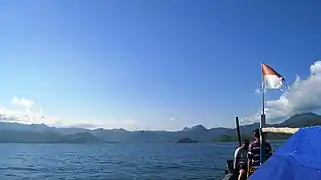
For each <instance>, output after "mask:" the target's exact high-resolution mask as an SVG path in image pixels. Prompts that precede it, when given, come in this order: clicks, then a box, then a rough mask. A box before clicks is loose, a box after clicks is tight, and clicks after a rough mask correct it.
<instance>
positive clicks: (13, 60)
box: [0, 0, 321, 130]
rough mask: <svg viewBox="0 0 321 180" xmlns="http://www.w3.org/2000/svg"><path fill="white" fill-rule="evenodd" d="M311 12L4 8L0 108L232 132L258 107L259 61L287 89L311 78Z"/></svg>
mask: <svg viewBox="0 0 321 180" xmlns="http://www.w3.org/2000/svg"><path fill="white" fill-rule="evenodd" d="M320 6H321V3H320V1H316V0H315V1H306V2H303V1H283V2H280V1H211V0H204V1H195V0H194V1H191V0H186V1H185V0H184V1H183V0H177V1H169V0H165V1H164V0H162V1H161V0H153V1H148V0H144V1H138V0H137V1H129V0H127V1H125V0H117V1H116V0H111V1H104V0H96V1H88V0H87V1H86V0H83V1H76V0H70V1H63V0H55V1H49V0H48V1H41V0H32V1H3V2H1V6H0V22H1V28H0V36H1V41H0V61H1V71H0V80H1V81H2V88H1V90H2V91H1V93H0V105H1V106H2V107H3V108H4V109H12V108H15V107H13V106H14V105H17V103H16V104H12V98H14V97H17V98H25V100H29V101H32V102H34V103H35V104H36V106H37V107H41V108H43V114H44V116H45V117H51V118H54V119H56V120H57V122H58V121H59V122H63V123H65V124H75V125H76V124H96V125H100V126H103V127H107V128H112V127H124V128H127V129H168V130H173V129H181V128H183V127H184V126H192V125H195V124H203V125H205V126H207V127H217V126H225V127H233V126H234V118H235V116H241V117H243V116H244V117H247V116H251V115H252V114H255V113H256V112H257V111H258V109H259V108H260V96H259V95H257V94H255V93H254V89H255V88H257V87H259V86H260V62H262V61H263V62H265V63H267V64H269V65H271V66H272V67H274V68H275V69H276V70H277V71H279V72H280V73H281V74H282V75H283V76H284V77H285V78H286V80H287V81H288V83H289V84H292V83H293V82H294V80H295V78H296V75H299V76H300V77H302V79H306V78H307V77H308V76H309V74H310V71H309V68H310V66H311V65H312V64H313V63H315V62H316V61H317V60H319V59H321V57H320V49H321V33H320V32H321V23H320V22H321V11H320V8H319V7H320ZM320 94H321V93H320ZM280 95H282V93H280V92H271V93H269V94H268V95H267V96H268V97H267V98H269V99H271V100H273V99H276V100H277V99H278V98H279V97H280ZM317 95H319V94H317ZM15 102H17V101H15ZM18 104H19V103H18ZM20 104H21V103H20ZM41 108H38V109H41ZM33 111H34V110H33ZM37 111H38V110H37ZM24 112H25V111H24ZM288 115H289V114H288ZM30 122H31V121H30ZM44 122H46V121H44ZM54 123H56V122H54Z"/></svg>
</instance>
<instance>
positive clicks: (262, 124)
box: [260, 63, 266, 165]
mask: <svg viewBox="0 0 321 180" xmlns="http://www.w3.org/2000/svg"><path fill="white" fill-rule="evenodd" d="M262 65H263V63H261V83H262V86H261V93H262V113H261V121H260V165H262V164H263V163H264V162H265V159H266V157H265V136H264V132H263V131H262V129H263V128H265V112H264V109H265V98H264V96H265V93H264V91H265V82H264V76H263V69H262Z"/></svg>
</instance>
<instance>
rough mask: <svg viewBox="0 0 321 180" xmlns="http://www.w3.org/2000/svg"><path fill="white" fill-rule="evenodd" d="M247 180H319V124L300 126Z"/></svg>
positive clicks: (320, 160)
mask: <svg viewBox="0 0 321 180" xmlns="http://www.w3.org/2000/svg"><path fill="white" fill-rule="evenodd" d="M249 180H321V126H314V127H306V128H301V129H300V130H299V131H298V132H297V133H295V134H294V135H293V136H292V137H291V138H289V140H288V141H286V142H285V143H284V144H283V146H281V147H280V148H279V149H278V150H277V151H276V152H275V153H273V155H272V157H271V158H270V159H269V160H267V161H266V162H265V163H264V164H263V165H262V166H261V167H260V168H259V169H258V170H256V171H255V173H254V174H252V175H251V176H250V177H249Z"/></svg>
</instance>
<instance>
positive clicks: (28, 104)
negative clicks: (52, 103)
mask: <svg viewBox="0 0 321 180" xmlns="http://www.w3.org/2000/svg"><path fill="white" fill-rule="evenodd" d="M11 102H12V104H13V105H15V106H20V107H22V108H29V109H31V108H33V107H34V106H35V105H36V103H35V102H34V101H32V100H30V99H25V98H18V97H16V96H15V97H13V98H12V101H11Z"/></svg>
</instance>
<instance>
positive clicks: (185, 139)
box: [177, 137, 198, 143]
mask: <svg viewBox="0 0 321 180" xmlns="http://www.w3.org/2000/svg"><path fill="white" fill-rule="evenodd" d="M197 142H198V141H194V140H192V139H190V138H188V137H185V138H182V139H180V140H178V141H177V143H197Z"/></svg>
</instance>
